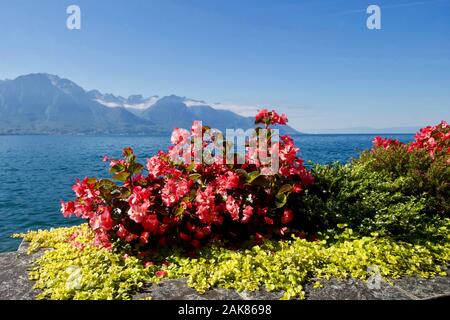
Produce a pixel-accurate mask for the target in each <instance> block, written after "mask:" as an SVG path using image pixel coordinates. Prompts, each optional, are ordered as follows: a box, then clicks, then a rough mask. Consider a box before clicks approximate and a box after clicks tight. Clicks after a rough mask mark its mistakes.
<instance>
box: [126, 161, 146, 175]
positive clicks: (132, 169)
mask: <svg viewBox="0 0 450 320" xmlns="http://www.w3.org/2000/svg"><path fill="white" fill-rule="evenodd" d="M142 169H144V166H143V165H142V164H140V163H133V164H131V165H130V167H129V168H128V171H129V172H130V173H131V174H137V173H139V172H141V171H142Z"/></svg>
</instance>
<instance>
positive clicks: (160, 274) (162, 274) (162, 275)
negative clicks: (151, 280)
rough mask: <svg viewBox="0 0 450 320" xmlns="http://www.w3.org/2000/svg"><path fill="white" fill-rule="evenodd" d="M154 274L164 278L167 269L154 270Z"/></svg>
mask: <svg viewBox="0 0 450 320" xmlns="http://www.w3.org/2000/svg"><path fill="white" fill-rule="evenodd" d="M155 275H156V276H157V277H158V278H164V277H166V276H167V271H164V270H159V271H156V272H155Z"/></svg>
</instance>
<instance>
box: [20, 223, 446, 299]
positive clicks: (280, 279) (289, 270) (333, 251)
mask: <svg viewBox="0 0 450 320" xmlns="http://www.w3.org/2000/svg"><path fill="white" fill-rule="evenodd" d="M341 227H342V228H343V229H342V230H341V232H339V234H337V233H336V234H335V235H333V234H331V233H330V234H327V235H323V237H322V239H321V240H320V241H314V242H309V241H306V240H304V239H300V238H293V239H292V240H289V241H266V242H264V243H263V244H262V245H260V246H254V247H252V248H249V249H245V248H242V249H238V250H231V249H227V248H224V247H221V246H218V245H215V246H211V247H205V248H203V249H201V250H200V251H198V253H197V256H196V257H195V258H191V257H187V256H186V255H184V254H182V253H181V252H180V251H178V250H176V249H170V250H169V249H167V252H159V253H158V256H154V257H153V259H154V261H155V263H154V264H148V263H147V264H146V266H147V267H144V261H143V260H140V259H139V258H136V257H131V256H130V257H128V256H126V255H125V251H122V250H121V249H119V248H118V247H116V246H115V247H114V249H113V250H112V251H109V250H107V249H104V248H99V247H95V246H92V245H91V243H92V239H93V234H92V231H90V229H89V228H88V227H87V225H82V226H79V227H72V228H60V229H53V230H50V231H37V232H29V233H27V234H21V235H16V236H18V237H23V238H25V240H27V241H31V246H30V250H31V251H32V250H37V249H39V248H53V250H49V251H46V252H45V253H44V255H43V256H42V257H41V258H38V259H37V261H36V265H35V267H34V268H33V270H32V271H31V273H30V276H31V278H32V279H33V280H36V288H38V289H41V290H42V293H41V294H40V295H39V297H40V298H50V299H130V298H131V296H132V294H133V293H134V292H136V291H137V290H139V288H140V287H141V286H143V285H144V284H145V283H155V282H159V281H161V277H158V276H157V274H158V272H157V271H161V270H163V271H165V272H167V277H168V278H179V277H187V278H188V284H189V285H190V286H192V287H193V288H195V289H196V290H198V291H199V292H200V293H203V292H205V291H206V290H208V289H210V288H212V287H215V286H217V287H222V288H232V289H236V290H238V291H241V290H249V291H254V290H258V289H261V288H263V287H265V288H266V289H267V290H269V291H279V290H283V291H284V292H285V294H284V296H283V298H284V299H291V298H304V286H305V284H307V283H314V286H315V287H320V281H317V279H328V278H330V277H335V278H347V277H353V278H356V279H361V280H365V279H367V278H368V277H370V276H371V275H372V273H370V272H369V271H368V268H369V267H372V266H377V267H378V269H379V271H380V274H381V275H382V276H383V277H387V278H396V277H399V276H402V275H419V276H422V277H430V276H432V275H437V274H442V275H444V274H445V272H443V271H442V268H441V267H442V266H443V265H447V264H448V263H449V261H450V236H449V232H446V236H445V240H443V241H441V242H440V243H434V244H433V243H432V242H423V243H422V244H420V245H418V244H410V243H406V242H402V241H394V240H393V239H391V238H389V237H381V236H379V235H376V234H374V235H372V236H370V237H360V238H357V237H356V236H355V234H354V233H353V232H352V230H351V229H345V226H341ZM74 233H75V234H77V237H76V241H77V246H78V247H79V244H80V243H81V244H82V245H83V249H82V250H80V249H79V248H77V247H76V246H74V242H73V240H70V239H72V238H73V236H71V235H73V234H74ZM161 261H165V263H164V264H161V263H158V262H161ZM164 274H166V273H164Z"/></svg>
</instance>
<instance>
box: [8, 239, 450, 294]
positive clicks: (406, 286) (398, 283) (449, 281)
mask: <svg viewBox="0 0 450 320" xmlns="http://www.w3.org/2000/svg"><path fill="white" fill-rule="evenodd" d="M27 249H28V244H27V243H26V242H22V243H21V245H20V246H19V249H18V251H17V252H7V253H1V254H0V288H1V289H0V300H33V299H35V297H36V293H37V291H36V290H33V288H32V287H33V283H32V282H31V281H30V280H28V271H27V270H28V269H29V267H30V266H31V264H32V260H33V259H34V258H36V257H37V256H39V255H40V254H42V253H37V254H33V255H28V254H27V253H26V252H27ZM447 273H448V274H449V275H450V273H449V271H448V270H447ZM321 283H322V285H323V287H322V288H318V289H316V288H313V286H312V284H308V285H306V287H305V292H306V299H307V300H420V299H440V298H444V297H445V298H449V297H450V276H447V277H433V278H430V279H423V278H418V277H403V278H400V279H397V280H393V281H392V283H393V284H392V285H391V284H388V283H387V282H386V281H384V280H382V281H381V282H380V285H379V286H378V287H377V288H376V289H373V288H369V286H368V285H367V284H366V283H364V282H362V281H360V280H355V279H347V280H337V279H331V280H327V281H326V280H322V281H321ZM281 296H282V292H268V291H266V290H259V291H254V292H248V291H244V292H237V291H235V290H230V289H222V288H214V289H211V290H209V291H207V292H206V293H205V294H199V293H198V292H197V291H195V290H194V289H192V288H190V287H188V285H187V284H186V279H171V280H164V281H161V283H159V284H151V285H148V286H146V287H144V288H143V289H142V290H141V292H139V293H137V294H135V295H134V296H133V299H143V298H146V297H152V298H153V299H155V300H277V299H279V298H280V297H281Z"/></svg>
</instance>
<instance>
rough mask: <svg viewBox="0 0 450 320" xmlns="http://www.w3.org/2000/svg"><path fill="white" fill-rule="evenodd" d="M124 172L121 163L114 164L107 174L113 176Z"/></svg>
mask: <svg viewBox="0 0 450 320" xmlns="http://www.w3.org/2000/svg"><path fill="white" fill-rule="evenodd" d="M123 170H125V166H124V165H123V164H121V163H118V164H115V165H114V166H112V167H111V168H110V169H109V173H111V174H114V173H117V172H121V171H123Z"/></svg>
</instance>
